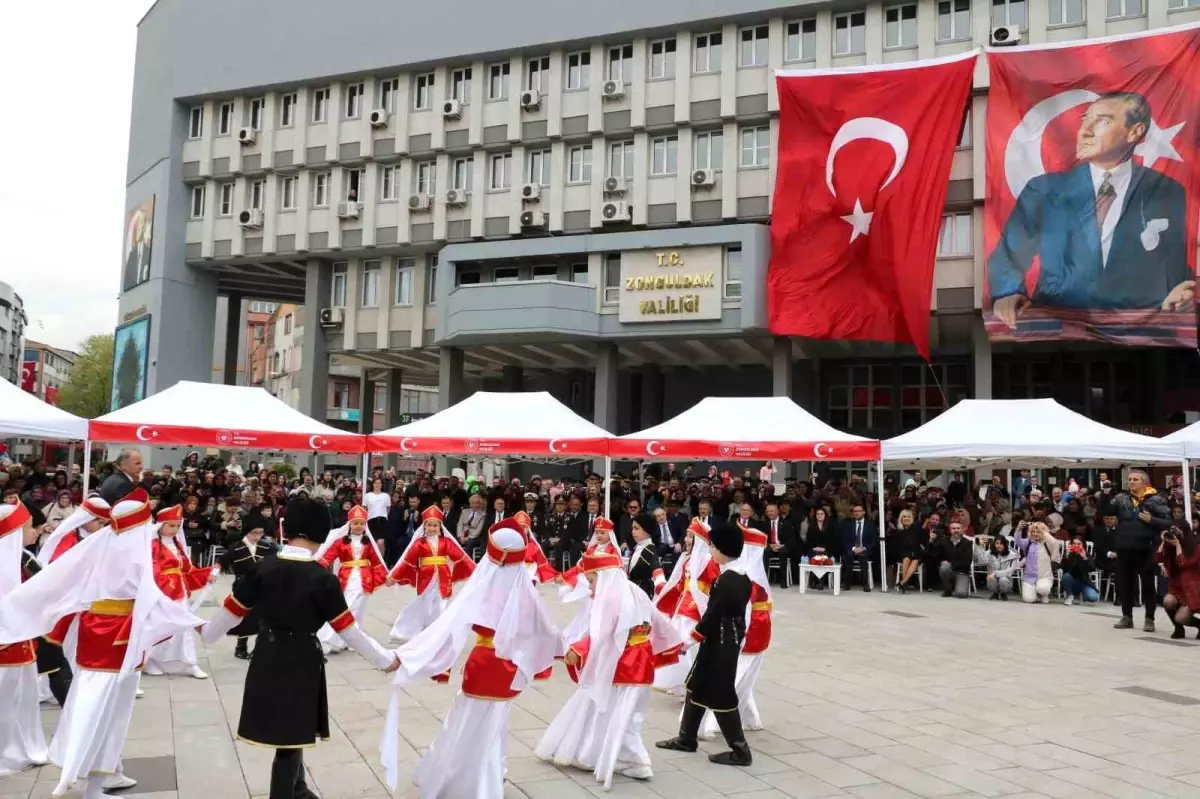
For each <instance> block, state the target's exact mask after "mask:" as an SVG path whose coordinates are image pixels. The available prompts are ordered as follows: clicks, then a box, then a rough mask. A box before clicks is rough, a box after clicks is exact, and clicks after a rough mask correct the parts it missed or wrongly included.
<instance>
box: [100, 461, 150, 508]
mask: <svg viewBox="0 0 1200 799" xmlns="http://www.w3.org/2000/svg"><path fill="white" fill-rule="evenodd" d="M113 465H114V466H116V467H117V469H116V471H114V472H113V473H112V474H110V475H109V476H108V477H106V478H105V479H104V482H103V483H102V484H101V485H100V498H101V499H103V500H104V501H105V502H107V503H108V504H109V505H116V504H117V503H118V502H120V501H121V499H122V498H124V497H127V496H129V492H131V491H133V487H134V484H135V483H137V481H138V480H140V479H141V477H142V453H140V452H138V451H137V450H136V449H123V450H121V454H120V455H118V456H117V459H116V460H115V461H114V462H113Z"/></svg>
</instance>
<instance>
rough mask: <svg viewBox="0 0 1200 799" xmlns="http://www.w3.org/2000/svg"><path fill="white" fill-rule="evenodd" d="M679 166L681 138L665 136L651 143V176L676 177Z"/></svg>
mask: <svg viewBox="0 0 1200 799" xmlns="http://www.w3.org/2000/svg"><path fill="white" fill-rule="evenodd" d="M678 166H679V137H678V136H663V137H661V138H657V139H655V140H654V141H652V142H651V143H650V174H651V175H674V174H675V172H676V171H677V170H678Z"/></svg>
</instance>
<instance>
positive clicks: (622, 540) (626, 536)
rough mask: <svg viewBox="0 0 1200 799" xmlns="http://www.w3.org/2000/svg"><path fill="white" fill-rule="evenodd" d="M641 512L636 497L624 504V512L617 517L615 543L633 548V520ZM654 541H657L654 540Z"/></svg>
mask: <svg viewBox="0 0 1200 799" xmlns="http://www.w3.org/2000/svg"><path fill="white" fill-rule="evenodd" d="M641 512H642V503H641V502H639V501H637V500H636V499H631V500H629V502H628V503H627V504H626V505H625V512H624V513H622V514H621V517H620V518H619V519H617V531H616V532H617V543H619V544H620V545H621V546H623V547H627V548H629V549H633V543H634V541H633V520H634V519H636V518H637V517H638V514H639V513H641ZM655 543H658V542H657V541H655Z"/></svg>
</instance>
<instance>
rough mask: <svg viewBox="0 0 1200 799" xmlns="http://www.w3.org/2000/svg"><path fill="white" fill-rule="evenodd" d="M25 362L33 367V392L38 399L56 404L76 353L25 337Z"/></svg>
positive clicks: (67, 379)
mask: <svg viewBox="0 0 1200 799" xmlns="http://www.w3.org/2000/svg"><path fill="white" fill-rule="evenodd" d="M24 357H25V364H26V366H30V365H32V368H33V394H34V396H36V397H37V398H38V399H41V400H44V401H46V402H49V403H50V404H52V405H56V404H58V392H59V391H61V390H62V387H63V386H65V385H66V384H67V381H69V380H70V379H71V369H72V367H73V366H74V365H75V359H76V358H77V357H79V356H78V353H75V352H71V351H70V350H62V349H58V348H57V347H51V346H50V345H49V344H43V343H41V342H40V341H34V340H33V339H26V341H25V356H24Z"/></svg>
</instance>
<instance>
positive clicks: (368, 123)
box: [121, 0, 1200, 436]
mask: <svg viewBox="0 0 1200 799" xmlns="http://www.w3.org/2000/svg"><path fill="white" fill-rule="evenodd" d="M281 19H286V20H287V22H288V24H287V25H286V35H284V33H283V30H284V28H281V27H279V26H277V25H276V24H275V21H276V20H281ZM456 20H459V21H465V20H470V23H469V24H467V23H466V22H461V23H460V22H455V21H456ZM1196 20H1200V0H1079V2H1065V1H1063V0H1044V1H1043V0H1039V2H1027V0H917V1H916V2H899V3H894V4H893V3H881V2H876V1H875V0H870V1H868V2H864V3H857V4H855V3H837V4H830V3H796V2H780V1H779V0H727V2H724V3H721V4H720V5H719V6H718V5H713V4H704V3H701V4H696V3H688V2H684V0H658V2H655V3H637V2H631V1H630V0H616V2H610V3H603V4H594V3H581V2H577V0H564V1H563V2H559V3H555V4H553V5H550V4H547V3H544V2H535V0H514V2H510V3H504V4H499V5H497V4H486V3H479V2H471V0H446V1H445V2H442V3H438V4H433V5H423V6H413V7H408V6H406V7H404V8H403V9H400V8H398V7H397V6H395V5H394V4H386V3H382V2H378V0H367V2H363V3H359V4H356V5H355V6H354V13H353V14H350V13H346V14H329V13H327V10H324V9H318V8H317V7H316V6H303V5H301V6H297V5H296V4H293V3H287V2H284V0H263V2H261V3H258V4H256V6H255V11H254V12H253V14H250V13H249V12H247V10H246V9H245V6H244V4H241V3H236V2H233V0H212V2H208V3H204V4H197V3H186V2H183V0H161V1H160V2H159V3H157V4H156V5H155V6H154V7H153V8H152V9H151V11H150V12H149V13H148V14H147V16H146V17H145V19H144V20H143V21H142V23H141V25H140V28H139V38H138V56H137V65H136V69H135V86H134V97H133V125H132V131H133V133H132V136H131V145H130V158H129V167H128V175H129V183H128V189H127V205H128V206H129V207H130V208H133V207H136V206H138V205H139V203H143V202H145V200H146V199H147V198H148V197H151V196H153V197H155V198H156V202H155V207H156V208H157V209H158V210H157V211H156V214H157V215H156V217H155V221H154V224H155V231H154V241H155V247H154V252H153V256H152V258H153V260H152V263H151V269H150V279H149V280H148V281H147V282H145V283H143V284H141V285H138V286H135V287H133V288H132V289H129V290H127V291H126V292H125V293H124V294H123V295H122V298H121V307H122V310H124V309H126V308H127V307H137V306H140V305H145V306H146V307H147V308H149V309H150V312H151V313H152V314H158V315H165V316H166V317H168V318H171V319H172V320H176V321H177V322H178V324H173V325H171V326H169V327H168V326H164V325H157V326H152V327H153V329H154V330H155V331H156V332H155V338H154V340H153V341H152V342H151V356H150V357H151V362H152V364H154V365H153V366H152V367H151V372H150V378H149V379H150V387H151V388H152V389H153V390H157V389H158V388H159V387H165V386H167V385H170V384H172V383H173V382H174V381H175V380H178V379H184V378H190V379H196V378H197V376H198V375H203V374H205V373H206V371H207V369H208V363H209V359H210V357H211V356H212V353H209V352H207V351H204V350H203V346H202V345H203V343H204V342H203V341H201V340H199V339H200V338H202V337H195V336H191V335H188V334H187V333H188V330H189V325H190V324H192V323H194V324H196V325H201V324H208V325H211V324H212V321H211V320H212V319H213V308H214V307H215V306H216V303H217V300H218V297H219V296H220V297H229V298H231V301H233V300H238V301H241V300H243V299H247V298H255V299H270V300H272V301H277V302H287V303H293V304H302V305H303V306H304V308H305V309H307V310H308V317H309V318H308V320H307V322H308V323H307V324H305V325H303V327H302V333H299V334H298V333H296V332H295V330H296V328H295V327H294V328H293V332H292V334H291V335H292V336H293V338H294V339H296V343H295V344H293V345H292V347H291V350H292V351H293V352H298V353H299V357H300V360H299V362H298V363H297V364H295V367H294V368H295V372H294V373H293V372H289V379H290V381H291V382H290V384H289V386H288V388H287V391H288V392H290V396H291V397H292V400H294V402H295V404H296V406H297V407H299V408H301V409H302V410H304V411H305V412H307V413H309V414H310V415H312V416H314V417H316V418H321V417H322V415H323V414H325V413H327V411H328V409H329V408H333V407H339V406H337V405H336V404H333V405H331V404H330V403H331V400H330V391H331V390H333V389H332V388H331V386H333V385H336V381H337V380H338V377H337V368H338V367H339V366H340V365H345V366H353V367H363V368H366V369H367V371H366V372H365V373H364V374H365V375H366V378H365V382H364V384H363V386H362V389H361V391H360V395H359V396H360V397H363V396H369V397H374V396H376V394H375V389H374V388H373V385H375V384H381V385H384V386H386V388H385V389H384V391H383V394H384V397H386V399H385V400H384V402H383V403H382V404H383V413H382V414H381V417H382V418H381V419H380V420H379V422H378V425H375V424H374V422H373V423H372V426H389V425H391V424H395V423H396V421H397V420H398V419H399V415H400V413H401V410H400V407H401V405H400V398H401V396H402V392H401V391H400V390H398V389H399V387H400V386H401V385H402V384H403V383H409V384H426V385H430V386H433V385H436V386H437V390H438V400H437V407H446V406H447V405H449V404H452V403H453V402H456V401H458V400H459V399H461V398H463V397H464V396H465V395H467V394H469V393H470V392H471V391H473V390H476V389H480V388H483V389H496V390H515V389H524V390H531V389H545V390H548V391H551V392H552V393H554V394H555V396H557V397H559V398H560V399H561V400H563V401H564V402H566V403H567V404H569V405H570V406H571V407H572V408H574V409H575V410H576V411H578V412H580V413H582V414H584V415H586V416H589V417H591V418H593V419H594V420H595V421H596V422H597V423H598V424H600V425H602V426H604V427H606V428H608V429H609V430H612V431H614V432H618V433H624V432H629V431H630V430H633V429H637V428H639V427H642V426H646V425H649V424H654V423H657V422H658V421H661V420H662V419H664V418H666V417H669V416H671V415H673V414H675V413H677V412H679V411H681V410H683V409H685V408H687V407H688V406H690V405H691V404H693V403H694V402H695V401H696V400H697V399H699V398H700V397H702V396H706V395H746V394H750V395H765V394H777V395H778V394H786V395H789V396H791V397H793V398H794V399H795V400H797V401H798V402H800V403H801V404H803V405H805V406H806V407H807V408H809V409H810V410H811V411H813V412H814V413H816V414H818V415H819V416H821V417H822V418H824V419H826V420H827V421H828V422H830V423H831V424H833V425H835V426H838V427H841V428H843V429H847V430H851V431H854V432H858V433H863V434H870V435H874V436H891V435H895V434H897V433H900V432H902V431H904V430H908V429H911V428H913V427H915V426H918V425H919V424H921V423H923V422H925V421H928V420H929V419H930V418H932V417H933V416H935V415H937V414H938V413H940V412H941V410H942V409H943V408H944V407H945V406H946V404H947V403H950V404H953V403H954V402H956V401H957V400H958V399H961V398H964V397H1037V396H1053V397H1055V398H1057V399H1059V400H1060V401H1061V402H1064V403H1065V404H1067V405H1068V406H1070V407H1072V408H1075V409H1077V410H1080V411H1082V412H1085V413H1087V414H1089V415H1090V416H1092V417H1094V418H1096V419H1099V420H1101V421H1104V422H1108V423H1112V424H1118V425H1126V426H1136V427H1139V428H1142V427H1150V426H1154V427H1160V426H1164V425H1170V424H1172V423H1173V420H1176V419H1178V420H1179V421H1181V420H1182V412H1183V411H1184V410H1186V409H1187V408H1188V407H1191V406H1194V405H1195V404H1196V403H1194V402H1193V401H1192V400H1193V398H1194V397H1196V395H1197V393H1200V392H1198V390H1200V366H1198V365H1197V363H1196V359H1195V357H1194V356H1192V357H1188V356H1187V354H1182V353H1178V352H1172V351H1168V350H1135V349H1114V348H1103V347H1099V346H1096V347H1087V346H1084V347H1075V348H1073V349H1072V350H1071V351H1069V352H1064V351H1062V350H1061V349H1060V348H1057V347H1055V346H1053V345H1050V344H1045V345H1019V346H1017V345H1013V346H1008V345H1005V346H995V347H993V345H992V344H990V343H989V341H988V340H987V337H986V335H985V333H984V330H983V327H982V324H981V317H980V300H981V295H982V279H981V275H982V268H983V252H982V250H983V247H982V237H983V233H982V203H983V198H984V175H983V164H984V152H983V146H982V145H983V141H984V133H985V118H986V109H987V88H988V75H987V67H986V63H985V62H984V61H983V60H982V59H981V60H980V62H979V65H978V67H977V72H976V79H975V90H974V92H973V94H972V97H971V100H970V102H969V104H968V106H967V107H966V108H964V109H963V119H964V121H963V126H962V132H961V136H960V141H959V146H958V149H957V151H956V153H955V155H954V160H953V168H952V171H951V176H950V186H949V191H948V194H947V200H946V208H945V212H944V219H943V235H942V237H941V245H940V248H939V253H938V261H937V267H936V275H935V288H934V292H933V296H932V297H931V298H930V303H931V312H932V314H931V334H932V335H931V339H932V343H933V353H934V357H933V363H932V365H930V366H927V365H925V364H924V363H923V362H922V361H920V360H918V359H917V358H916V357H915V355H914V354H913V353H912V351H911V350H910V349H903V348H895V347H890V346H884V345H864V344H860V343H854V344H851V343H840V342H800V341H798V340H789V339H784V338H775V337H772V336H771V335H770V333H769V331H768V328H767V317H766V297H765V286H766V270H767V263H768V260H769V256H770V246H769V236H768V230H767V221H768V219H769V215H770V212H771V204H772V193H773V190H774V178H775V165H776V141H777V137H778V119H777V117H778V98H777V96H776V92H775V87H774V82H773V79H772V73H773V71H774V70H775V69H778V68H784V67H788V68H805V67H829V66H852V65H861V64H887V63H896V62H903V61H911V60H916V59H923V58H931V57H936V56H942V55H949V54H953V53H961V52H966V51H969V50H971V49H972V48H976V47H979V46H981V45H986V44H988V42H989V38H990V36H991V31H992V29H993V28H995V27H997V26H1001V25H1009V26H1016V27H1017V28H1018V29H1019V30H1020V34H1021V36H1022V39H1023V41H1025V42H1030V43H1041V42H1057V41H1069V40H1081V39H1086V38H1092V37H1098V36H1104V35H1110V34H1117V33H1127V32H1132V31H1139V30H1147V29H1152V28H1161V27H1165V26H1169V25H1174V24H1180V23H1184V22H1192V21H1196ZM199 42H210V43H211V42H220V48H219V51H211V50H209V49H207V48H201V47H200V46H199V45H198V43H199ZM268 43H270V44H268ZM275 327H276V333H277V334H278V327H279V323H278V321H277V322H276V325H275ZM284 335H286V334H284ZM279 351H280V348H279V346H275V347H274V348H273V349H272V351H271V354H270V356H269V357H270V358H271V359H274V357H275V354H276V353H278V352H279ZM272 363H273V360H272ZM270 370H273V367H270V368H269V371H270ZM346 401H347V405H346V406H344V407H353V406H355V405H356V404H357V405H359V406H361V404H362V403H361V400H360V402H359V403H354V402H352V401H350V399H349V398H347V400H346ZM371 416H372V419H373V418H374V414H372V415H371ZM361 426H362V427H363V428H366V425H365V424H363V425H361Z"/></svg>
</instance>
